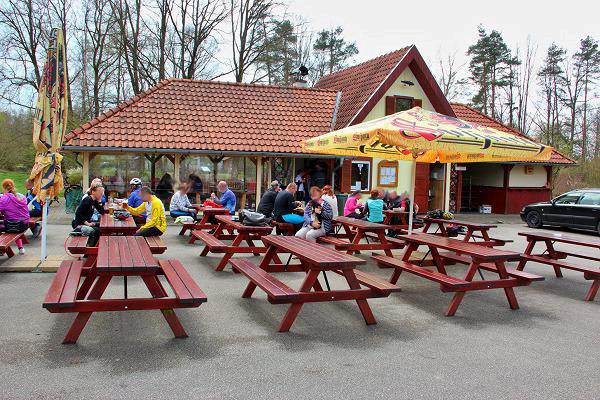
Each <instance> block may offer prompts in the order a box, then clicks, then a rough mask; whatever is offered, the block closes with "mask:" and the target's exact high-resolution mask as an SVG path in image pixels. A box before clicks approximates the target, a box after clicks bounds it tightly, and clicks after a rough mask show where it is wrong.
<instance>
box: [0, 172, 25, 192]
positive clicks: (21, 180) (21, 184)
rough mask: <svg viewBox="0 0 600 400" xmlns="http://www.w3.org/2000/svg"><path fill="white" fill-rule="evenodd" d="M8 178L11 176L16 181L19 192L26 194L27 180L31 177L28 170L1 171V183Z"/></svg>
mask: <svg viewBox="0 0 600 400" xmlns="http://www.w3.org/2000/svg"><path fill="white" fill-rule="evenodd" d="M6 178H10V179H12V180H13V181H15V188H16V189H17V192H18V193H22V194H25V192H27V190H26V189H25V181H26V180H27V179H28V178H29V173H28V172H12V171H0V183H2V181H3V180H5V179H6Z"/></svg>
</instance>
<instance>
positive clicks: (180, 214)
mask: <svg viewBox="0 0 600 400" xmlns="http://www.w3.org/2000/svg"><path fill="white" fill-rule="evenodd" d="M171 217H173V219H175V218H177V217H192V218H195V217H196V214H192V213H191V212H189V211H179V210H175V211H171Z"/></svg>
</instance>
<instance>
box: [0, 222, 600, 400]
mask: <svg viewBox="0 0 600 400" xmlns="http://www.w3.org/2000/svg"><path fill="white" fill-rule="evenodd" d="M176 229H177V228H176V227H169V230H168V232H167V234H166V236H165V239H166V241H167V244H168V246H169V249H168V251H167V253H165V254H164V255H162V256H161V257H164V258H177V259H179V260H181V261H182V262H183V264H184V265H185V266H186V268H187V270H188V271H189V272H190V274H191V275H192V276H193V277H194V278H195V279H196V280H197V282H198V283H199V285H200V286H201V287H202V289H203V290H204V291H205V292H206V294H207V295H208V299H209V300H208V303H206V304H203V305H202V306H201V307H200V308H197V309H188V310H180V311H177V313H178V315H179V316H180V319H181V321H182V323H183V325H184V326H185V328H186V329H187V331H188V333H189V335H190V337H189V338H187V339H183V340H182V339H174V338H173V337H172V335H171V332H170V330H169V328H168V326H167V325H166V323H165V321H164V320H163V319H162V316H161V315H160V313H159V312H157V311H156V312H155V311H143V312H137V311H134V312H128V313H97V314H94V315H93V316H92V318H91V319H90V322H89V323H88V325H87V327H86V329H85V330H84V332H83V334H82V335H81V337H80V339H79V342H78V344H77V345H62V344H61V340H62V338H63V336H64V334H65V333H66V331H67V329H68V327H69V325H70V323H71V322H72V320H73V315H72V314H50V313H48V312H47V311H46V310H44V309H42V307H41V304H42V301H43V298H44V295H45V292H46V291H47V289H48V287H49V285H50V282H51V280H52V278H53V276H54V274H50V273H3V274H0V288H1V291H0V318H1V321H2V324H0V337H1V338H2V344H1V345H0V365H1V369H0V385H1V391H0V398H3V399H56V398H61V399H79V398H92V399H106V398H111V399H142V398H143V399H148V398H157V399H158V398H177V399H188V398H189V399H199V398H203V399H258V398H261V399H265V398H268V399H271V398H273V399H282V398H317V399H321V398H323V399H328V398H340V399H363V398H411V399H419V398H427V399H431V398H435V399H454V398H456V399H480V398H500V397H502V398H519V399H529V398H531V399H539V398H552V399H554V398H557V399H558V398H570V399H579V398H593V397H594V396H595V395H594V394H593V393H597V392H598V389H599V387H600V384H599V383H598V360H599V359H600V357H599V356H600V348H599V347H598V338H599V333H598V332H600V319H599V318H598V311H599V310H600V308H599V307H600V305H599V301H600V300H598V299H597V300H596V302H593V303H589V302H585V301H583V298H584V296H585V294H586V292H587V289H588V287H589V285H590V283H589V281H585V280H584V279H583V276H582V274H579V273H575V272H571V271H565V272H564V275H565V277H564V278H563V279H556V278H554V277H553V276H554V275H553V273H552V268H550V267H549V266H544V265H541V264H533V263H532V264H530V266H529V267H528V269H527V270H528V271H530V272H533V273H538V274H541V275H543V276H545V277H546V279H547V280H546V281H544V282H534V283H533V284H532V285H531V286H529V287H521V288H517V289H516V294H517V297H518V300H519V303H520V306H521V309H520V310H516V311H511V310H510V309H509V308H508V305H507V302H506V298H505V297H504V293H503V292H502V291H500V290H494V291H483V292H470V293H468V294H467V295H466V296H465V299H464V300H463V303H462V305H461V306H460V308H459V310H458V312H457V314H456V316H455V317H452V318H448V317H445V316H444V311H445V309H446V308H447V306H448V303H449V301H450V298H451V296H452V294H449V293H442V292H440V291H439V288H438V286H437V285H436V284H434V283H432V282H429V281H425V280H422V279H419V278H417V277H415V276H412V275H409V274H403V276H402V278H401V279H400V285H401V286H402V292H400V293H396V294H393V295H392V296H390V297H389V298H384V299H374V300H372V301H370V304H371V306H372V309H373V312H374V314H375V317H376V318H377V321H378V323H377V325H373V326H366V325H365V324H364V322H363V320H362V317H361V315H360V313H359V311H358V308H357V306H356V304H353V303H351V302H339V303H328V304H307V305H305V306H304V308H303V309H302V311H301V313H300V315H299V317H298V319H297V320H296V322H295V323H294V325H293V326H292V330H291V331H290V332H289V333H277V326H278V323H279V322H280V320H281V318H282V316H283V314H284V313H285V311H286V309H287V307H286V306H285V305H271V304H270V303H268V302H267V300H266V298H265V295H264V294H263V293H262V292H260V291H257V292H256V293H257V294H256V295H255V296H254V298H253V299H242V298H241V297H240V296H241V293H242V291H243V288H244V287H245V284H246V279H245V278H244V277H243V276H241V275H234V274H232V273H231V271H230V270H229V269H227V270H226V272H221V273H218V272H214V271H213V269H214V266H215V265H216V263H217V261H218V259H217V258H216V257H207V258H200V257H199V256H198V254H199V252H200V248H201V247H200V245H199V244H197V245H195V246H191V245H187V244H186V243H185V240H184V239H183V238H181V237H178V236H177V230H176ZM527 229H528V228H526V227H524V226H523V225H522V224H520V223H518V222H517V221H515V220H511V223H507V224H503V225H501V226H500V227H499V228H498V229H496V231H495V233H494V236H497V237H500V238H505V239H514V240H515V242H514V243H510V244H509V245H508V246H507V248H510V249H514V250H518V251H523V250H524V248H525V241H524V240H522V238H521V237H519V236H517V232H519V231H524V230H527ZM49 232H52V234H53V235H52V237H51V239H50V241H49V246H50V247H51V249H50V254H53V255H59V254H61V253H62V252H63V250H62V245H63V241H64V237H65V234H66V233H67V232H68V227H67V226H64V225H51V226H50V229H49ZM570 234H573V235H579V234H581V235H582V236H586V237H590V236H594V235H593V234H585V233H583V234H582V233H574V232H570ZM37 246H39V242H37V241H34V242H32V244H31V246H30V247H29V252H30V253H31V252H35V251H36V247H37ZM566 247H567V246H564V247H563V248H566ZM586 253H588V254H592V253H593V252H591V251H586ZM65 257H66V256H65ZM361 257H365V258H368V255H361ZM2 262H3V260H0V266H1V265H2ZM451 268H452V271H455V273H456V274H457V275H460V274H462V273H463V272H464V267H462V266H455V267H451ZM364 269H365V270H367V271H369V272H373V273H375V274H378V275H380V276H383V277H388V276H389V274H390V273H391V271H390V270H380V269H377V267H376V266H375V265H374V264H373V263H371V262H369V263H368V264H367V265H366V266H365V267H364ZM488 274H489V273H488ZM284 279H285V281H286V282H287V283H288V284H290V285H291V286H292V287H297V286H298V285H299V283H300V279H301V277H300V276H299V275H296V274H293V277H288V276H286V277H285V278H284ZM330 279H331V278H330ZM131 281H133V283H130V286H131V288H130V295H133V294H135V293H136V292H138V293H140V294H142V293H143V291H142V290H143V287H142V286H141V285H140V284H139V283H138V282H136V281H135V280H134V279H130V282H131ZM336 284H337V282H334V285H336ZM121 290H122V281H121V280H120V279H116V280H115V282H114V283H113V286H112V287H111V292H112V293H115V294H118V293H120V291H121Z"/></svg>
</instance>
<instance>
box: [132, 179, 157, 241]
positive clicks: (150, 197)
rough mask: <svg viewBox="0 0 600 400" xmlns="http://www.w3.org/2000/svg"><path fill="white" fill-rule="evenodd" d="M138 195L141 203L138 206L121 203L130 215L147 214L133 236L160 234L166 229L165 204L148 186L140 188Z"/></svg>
mask: <svg viewBox="0 0 600 400" xmlns="http://www.w3.org/2000/svg"><path fill="white" fill-rule="evenodd" d="M140 197H141V199H142V204H140V205H139V206H138V207H135V208H134V207H131V206H130V205H129V204H128V203H123V208H124V209H126V210H127V211H129V212H130V213H131V215H142V214H146V215H147V217H146V223H145V224H144V225H142V226H141V227H140V228H139V229H138V230H137V232H136V233H135V236H145V237H148V236H161V235H162V234H163V233H165V231H166V230H167V218H166V216H165V206H164V205H163V203H162V201H160V199H159V198H158V197H156V196H155V195H154V194H152V190H150V188H149V187H148V186H142V187H141V188H140Z"/></svg>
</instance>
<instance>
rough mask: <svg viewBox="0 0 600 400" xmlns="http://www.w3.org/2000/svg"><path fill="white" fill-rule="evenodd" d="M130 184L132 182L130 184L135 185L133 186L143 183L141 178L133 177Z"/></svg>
mask: <svg viewBox="0 0 600 400" xmlns="http://www.w3.org/2000/svg"><path fill="white" fill-rule="evenodd" d="M129 184H130V185H133V186H139V185H141V184H142V181H141V180H140V178H133V179H132V180H131V181H130V182H129Z"/></svg>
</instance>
